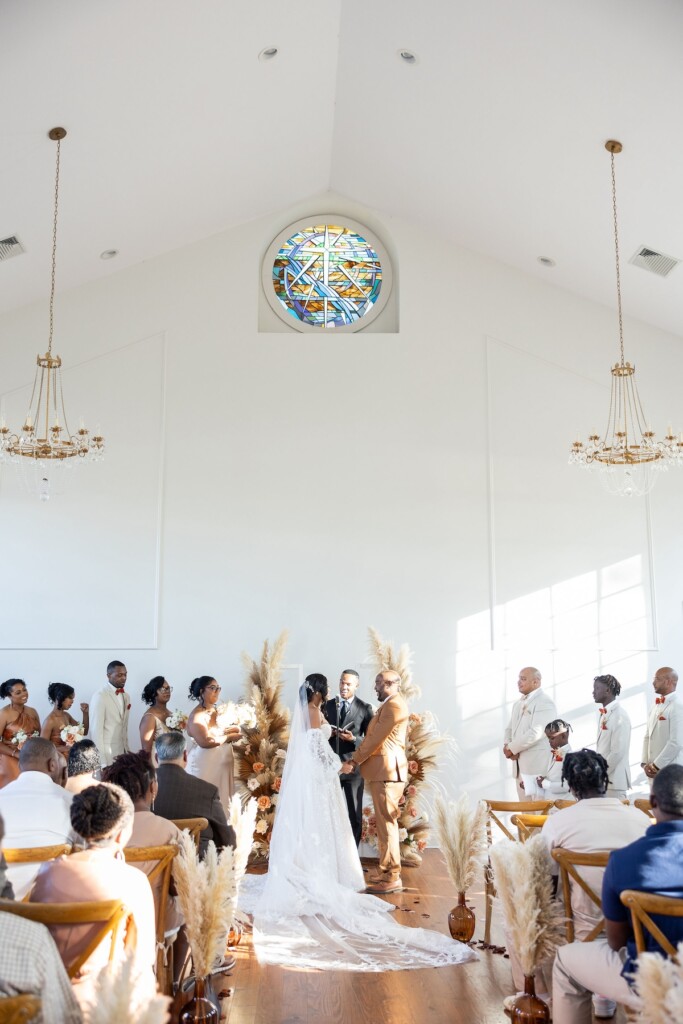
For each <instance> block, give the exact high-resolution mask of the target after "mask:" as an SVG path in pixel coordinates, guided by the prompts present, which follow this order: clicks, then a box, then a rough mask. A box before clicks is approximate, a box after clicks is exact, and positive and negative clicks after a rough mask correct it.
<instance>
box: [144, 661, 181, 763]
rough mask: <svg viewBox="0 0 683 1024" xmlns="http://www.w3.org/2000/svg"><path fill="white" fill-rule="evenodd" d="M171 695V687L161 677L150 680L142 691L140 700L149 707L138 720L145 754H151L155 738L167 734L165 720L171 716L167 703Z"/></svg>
mask: <svg viewBox="0 0 683 1024" xmlns="http://www.w3.org/2000/svg"><path fill="white" fill-rule="evenodd" d="M172 693H173V687H172V686H169V685H168V683H167V682H166V680H165V679H164V677H163V676H155V677H154V679H150V681H149V682H148V683H147V686H146V687H145V688H144V690H143V691H142V700H143V702H144V703H145V704H148V705H149V711H145V713H144V715H143V716H142V719H141V720H140V743H141V744H142V749H143V750H144V751H145V753H146V754H151V753H152V748H153V746H154V741H155V739H156V738H157V736H161V734H162V733H164V732H168V728H167V726H166V719H167V718H168V717H169V716H170V714H171V712H170V711H169V709H168V702H169V701H170V699H171V694H172Z"/></svg>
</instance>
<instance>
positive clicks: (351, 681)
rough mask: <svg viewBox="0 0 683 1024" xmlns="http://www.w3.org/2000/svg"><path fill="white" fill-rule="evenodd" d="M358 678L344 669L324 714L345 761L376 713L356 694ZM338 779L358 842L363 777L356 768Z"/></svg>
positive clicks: (361, 818)
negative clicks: (336, 691) (337, 690)
mask: <svg viewBox="0 0 683 1024" xmlns="http://www.w3.org/2000/svg"><path fill="white" fill-rule="evenodd" d="M359 682H360V679H359V676H358V673H357V672H355V671H354V670H353V669H344V671H343V672H342V674H341V678H340V680H339V696H338V697H333V698H332V700H328V701H327V702H326V703H325V707H324V712H325V718H326V719H327V721H328V722H329V723H330V725H331V726H332V735H331V736H330V746H331V747H332V749H333V750H334V752H335V754H338V755H339V757H340V758H341V760H342V761H349V760H350V759H351V755H352V754H353V753H354V751H355V750H356V749H357V748H358V747H359V746H360V744H361V742H362V739H363V737H364V736H365V733H366V732H367V728H368V723H369V722H370V720H371V719H372V716H373V713H374V712H373V710H372V705H371V704H367V703H366V702H365V701H364V700H361V699H360V697H356V690H357V689H358V684H359ZM339 781H340V783H341V787H342V790H343V791H344V796H345V797H346V806H347V808H348V812H349V821H350V822H351V830H352V832H353V837H354V839H355V840H356V846H358V844H359V843H360V836H361V829H362V824H363V778H362V776H361V774H360V771H359V769H358V768H356V770H355V771H354V772H352V773H350V774H348V775H340V776H339Z"/></svg>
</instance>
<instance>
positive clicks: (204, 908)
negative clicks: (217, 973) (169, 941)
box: [173, 832, 236, 978]
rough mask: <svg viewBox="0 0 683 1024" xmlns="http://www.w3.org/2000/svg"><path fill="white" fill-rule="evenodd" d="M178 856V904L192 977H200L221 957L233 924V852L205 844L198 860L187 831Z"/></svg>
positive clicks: (181, 840)
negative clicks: (217, 850) (204, 848)
mask: <svg viewBox="0 0 683 1024" xmlns="http://www.w3.org/2000/svg"><path fill="white" fill-rule="evenodd" d="M179 846H180V855H179V856H178V857H176V858H175V860H174V861H173V877H174V879H175V883H176V890H177V893H178V903H179V904H180V910H181V912H182V915H183V917H184V918H185V932H186V934H187V941H188V943H189V945H190V949H191V951H192V962H193V964H194V974H195V977H198V978H204V977H206V975H207V974H209V973H210V972H211V968H212V967H213V965H214V963H215V962H216V960H218V959H220V957H222V955H223V952H224V950H225V940H226V938H227V935H228V932H229V931H230V926H231V925H232V923H233V918H234V913H235V902H236V886H235V863H234V860H235V858H234V854H233V851H232V850H231V848H230V847H229V846H226V847H225V848H224V849H223V850H221V852H220V854H217V853H216V847H215V845H214V844H213V843H209V847H208V850H207V851H206V858H205V859H204V860H203V861H200V859H199V855H198V854H197V848H196V846H195V844H194V841H193V840H192V839H191V838H190V836H189V833H187V832H183V833H182V834H181V837H180V840H179Z"/></svg>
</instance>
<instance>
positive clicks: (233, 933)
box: [226, 921, 242, 949]
mask: <svg viewBox="0 0 683 1024" xmlns="http://www.w3.org/2000/svg"><path fill="white" fill-rule="evenodd" d="M241 941H242V925H241V924H240V923H239V921H233V922H232V924H231V925H230V931H229V932H228V939H227V942H226V946H227V947H228V949H234V948H235V946H239V944H240V942H241Z"/></svg>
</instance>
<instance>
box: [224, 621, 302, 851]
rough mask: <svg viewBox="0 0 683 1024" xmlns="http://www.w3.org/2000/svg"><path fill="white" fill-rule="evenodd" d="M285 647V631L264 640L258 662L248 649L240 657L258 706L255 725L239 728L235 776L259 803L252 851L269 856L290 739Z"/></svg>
mask: <svg viewBox="0 0 683 1024" xmlns="http://www.w3.org/2000/svg"><path fill="white" fill-rule="evenodd" d="M286 647H287V631H286V630H285V631H283V632H282V633H281V634H280V636H279V637H278V638H277V640H276V641H275V643H274V644H273V645H272V647H271V645H270V643H269V642H268V640H266V641H265V643H264V644H263V650H262V651H261V658H260V660H259V661H258V662H256V661H254V659H253V658H251V657H249V655H247V654H243V655H242V660H243V661H244V665H245V667H246V670H247V680H246V684H245V690H246V696H247V700H248V701H250V702H251V703H252V704H253V705H254V708H255V711H256V725H255V726H254V727H249V726H245V727H244V728H243V730H242V731H243V734H244V735H243V738H242V739H241V740H240V741H239V742H238V743H235V744H234V746H233V751H234V754H235V761H236V765H235V781H236V783H237V786H238V788H239V790H240V792H241V793H242V794H243V797H244V798H247V797H254V798H255V800H256V804H257V814H256V823H255V825H254V832H253V846H252V849H253V852H254V854H255V855H256V856H257V857H263V858H267V857H268V854H269V852H270V837H271V834H272V831H273V821H274V820H275V807H276V804H277V801H278V794H279V792H280V786H281V784H282V770H283V768H284V763H285V754H286V752H287V742H288V739H289V711H288V710H287V709H286V708H285V707H283V705H282V687H283V686H284V680H283V678H282V675H281V670H282V662H283V659H284V654H285V649H286Z"/></svg>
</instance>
